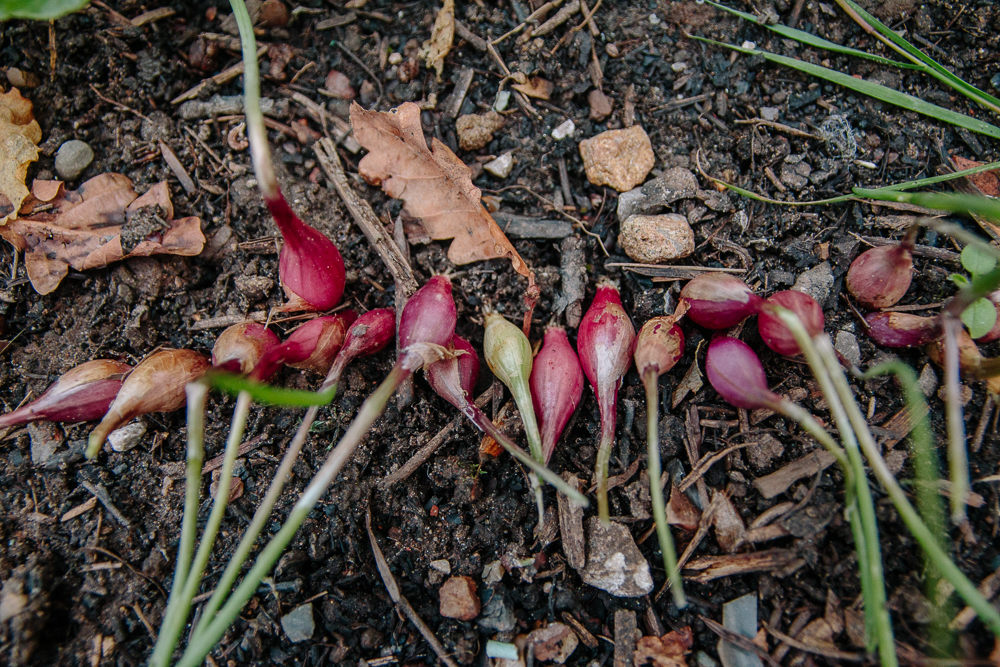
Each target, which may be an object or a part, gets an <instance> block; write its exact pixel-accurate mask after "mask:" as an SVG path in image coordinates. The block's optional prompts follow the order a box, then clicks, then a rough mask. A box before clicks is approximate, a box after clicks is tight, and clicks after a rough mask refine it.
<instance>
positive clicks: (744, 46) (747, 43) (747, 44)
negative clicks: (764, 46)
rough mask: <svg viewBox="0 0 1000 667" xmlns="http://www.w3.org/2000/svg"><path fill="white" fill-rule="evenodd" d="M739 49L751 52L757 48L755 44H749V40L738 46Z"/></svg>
mask: <svg viewBox="0 0 1000 667" xmlns="http://www.w3.org/2000/svg"><path fill="white" fill-rule="evenodd" d="M740 48H741V49H748V50H753V49H756V48H757V44H755V43H754V42H751V41H749V40H748V41H746V42H743V43H742V44H741V45H740Z"/></svg>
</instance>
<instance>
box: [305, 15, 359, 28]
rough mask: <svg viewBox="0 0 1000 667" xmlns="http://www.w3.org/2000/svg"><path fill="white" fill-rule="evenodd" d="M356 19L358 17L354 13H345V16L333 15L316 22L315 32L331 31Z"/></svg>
mask: <svg viewBox="0 0 1000 667" xmlns="http://www.w3.org/2000/svg"><path fill="white" fill-rule="evenodd" d="M357 18H358V15H357V14H355V13H354V12H347V13H346V14H334V15H333V16H331V17H330V18H328V19H323V20H322V21H317V22H316V26H315V28H316V31H317V32H319V31H320V30H332V29H333V28H339V27H340V26H342V25H347V24H348V23H351V22H353V21H354V20H355V19H357Z"/></svg>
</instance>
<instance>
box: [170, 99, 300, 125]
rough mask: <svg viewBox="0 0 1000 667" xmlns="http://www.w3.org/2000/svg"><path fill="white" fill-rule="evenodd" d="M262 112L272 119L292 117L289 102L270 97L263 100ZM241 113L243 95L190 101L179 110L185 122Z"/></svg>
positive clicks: (261, 102) (261, 104) (261, 101)
mask: <svg viewBox="0 0 1000 667" xmlns="http://www.w3.org/2000/svg"><path fill="white" fill-rule="evenodd" d="M260 110H261V113H263V114H264V115H265V116H271V117H272V118H287V117H288V116H290V115H291V109H290V102H289V101H288V100H275V99H272V98H270V97H263V98H261V100H260ZM240 113H243V96H242V95H212V97H210V98H209V99H207V100H205V101H202V100H188V101H187V102H185V103H184V104H182V105H180V107H179V108H178V109H177V114H178V115H179V116H180V117H181V118H183V119H184V120H195V119H196V118H211V117H212V116H229V115H232V114H240Z"/></svg>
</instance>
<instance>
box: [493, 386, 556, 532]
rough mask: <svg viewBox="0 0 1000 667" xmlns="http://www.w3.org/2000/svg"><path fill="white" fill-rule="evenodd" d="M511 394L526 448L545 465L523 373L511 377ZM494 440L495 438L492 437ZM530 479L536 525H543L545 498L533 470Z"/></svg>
mask: <svg viewBox="0 0 1000 667" xmlns="http://www.w3.org/2000/svg"><path fill="white" fill-rule="evenodd" d="M510 391H511V394H513V395H514V403H515V404H516V405H517V410H518V412H519V413H520V415H521V423H522V424H523V425H524V433H525V435H526V436H527V438H528V449H529V450H530V451H531V455H532V456H533V457H534V458H535V460H536V461H538V462H539V463H541V464H542V465H545V453H544V452H543V451H542V436H541V434H540V433H539V432H538V420H537V419H536V417H535V406H534V404H533V403H532V401H531V388H530V387H529V386H528V380H527V378H526V377H525V376H523V375H518V376H515V377H513V378H511V383H510ZM494 440H496V438H494ZM528 479H529V480H530V481H531V488H532V490H533V491H534V494H535V507H536V508H537V509H538V527H539V528H542V527H543V526H544V525H545V499H544V498H543V497H542V485H541V484H540V483H539V481H538V475H536V474H535V473H534V472H531V473H528Z"/></svg>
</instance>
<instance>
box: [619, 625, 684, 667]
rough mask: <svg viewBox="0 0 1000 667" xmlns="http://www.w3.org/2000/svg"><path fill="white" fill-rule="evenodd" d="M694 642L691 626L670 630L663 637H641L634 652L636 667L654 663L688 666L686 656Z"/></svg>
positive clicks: (666, 666) (670, 666)
mask: <svg viewBox="0 0 1000 667" xmlns="http://www.w3.org/2000/svg"><path fill="white" fill-rule="evenodd" d="M693 644H694V634H693V633H692V632H691V627H690V626H687V627H683V628H681V629H680V630H674V631H673V632H668V633H667V634H665V635H663V636H662V637H640V638H639V641H638V642H636V645H635V653H633V654H632V664H633V665H635V667H642V665H648V664H652V665H655V667H687V661H686V660H685V659H684V656H685V655H687V654H688V652H689V651H690V650H691V646H692V645H693Z"/></svg>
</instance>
